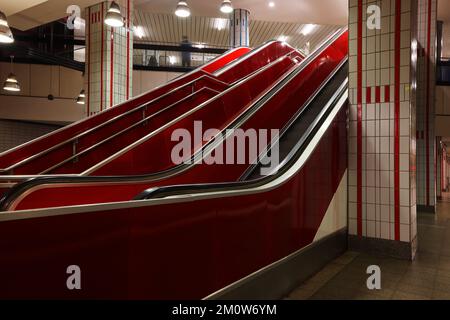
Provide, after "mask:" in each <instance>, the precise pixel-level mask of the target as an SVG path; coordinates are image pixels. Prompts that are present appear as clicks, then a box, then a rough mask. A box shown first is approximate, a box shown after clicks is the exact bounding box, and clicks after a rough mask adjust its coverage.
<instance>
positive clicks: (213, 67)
mask: <svg viewBox="0 0 450 320" xmlns="http://www.w3.org/2000/svg"><path fill="white" fill-rule="evenodd" d="M250 51H251V49H250V48H238V49H236V50H234V51H232V52H230V53H229V54H227V55H224V56H222V57H220V58H218V59H216V60H215V61H212V62H211V63H209V64H208V65H206V66H204V67H202V68H201V70H203V71H205V72H208V73H213V72H216V71H217V70H218V69H220V68H223V67H224V66H226V65H227V64H229V63H230V62H232V61H234V60H236V59H237V58H240V57H242V56H243V55H244V54H247V53H249V52H250Z"/></svg>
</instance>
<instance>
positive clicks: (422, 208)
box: [417, 205, 436, 213]
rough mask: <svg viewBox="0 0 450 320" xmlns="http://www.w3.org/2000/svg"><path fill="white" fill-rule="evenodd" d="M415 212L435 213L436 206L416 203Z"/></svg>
mask: <svg viewBox="0 0 450 320" xmlns="http://www.w3.org/2000/svg"><path fill="white" fill-rule="evenodd" d="M417 212H426V213H436V206H422V205H417Z"/></svg>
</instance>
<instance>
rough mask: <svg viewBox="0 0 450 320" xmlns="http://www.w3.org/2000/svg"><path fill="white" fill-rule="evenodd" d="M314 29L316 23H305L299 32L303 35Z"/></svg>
mask: <svg viewBox="0 0 450 320" xmlns="http://www.w3.org/2000/svg"><path fill="white" fill-rule="evenodd" d="M314 29H316V25H315V24H306V25H305V26H304V27H303V28H302V30H301V31H300V33H301V34H302V35H304V36H307V35H308V34H310V33H311V32H313V31H314Z"/></svg>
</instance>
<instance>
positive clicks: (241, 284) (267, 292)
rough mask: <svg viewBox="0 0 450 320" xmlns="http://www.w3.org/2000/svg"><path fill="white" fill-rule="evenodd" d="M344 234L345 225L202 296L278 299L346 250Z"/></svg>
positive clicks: (346, 235) (215, 298)
mask: <svg viewBox="0 0 450 320" xmlns="http://www.w3.org/2000/svg"><path fill="white" fill-rule="evenodd" d="M347 237H348V232H347V228H344V229H342V230H339V231H337V232H335V233H333V234H331V235H329V236H327V237H325V238H323V239H321V240H319V241H317V242H315V243H313V244H311V245H309V246H307V247H305V248H303V249H301V250H299V251H297V252H295V253H293V254H291V255H290V256H288V257H286V258H284V259H282V260H280V261H277V262H275V263H273V264H271V265H270V266H268V267H265V268H263V269H261V270H259V271H257V272H255V273H253V274H251V275H249V276H248V277H246V278H244V279H241V280H240V281H238V282H236V283H234V284H232V285H230V286H228V287H226V288H224V289H222V290H219V291H217V292H215V293H213V294H212V295H210V296H208V297H206V298H205V299H208V300H275V299H281V298H283V297H285V296H286V295H287V294H289V293H290V292H291V291H292V290H294V289H295V288H296V287H297V286H298V285H299V284H301V283H302V282H304V281H305V280H307V279H308V278H310V277H312V276H313V275H314V274H316V273H317V272H319V271H320V270H321V269H322V268H323V267H325V266H326V265H327V264H328V263H329V262H330V261H332V260H333V259H335V258H336V257H338V256H339V255H341V254H342V253H344V252H345V251H346V250H347Z"/></svg>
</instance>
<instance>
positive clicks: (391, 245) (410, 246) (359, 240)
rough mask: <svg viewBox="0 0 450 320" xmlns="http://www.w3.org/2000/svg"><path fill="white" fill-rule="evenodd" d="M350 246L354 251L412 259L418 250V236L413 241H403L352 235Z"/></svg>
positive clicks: (349, 240)
mask: <svg viewBox="0 0 450 320" xmlns="http://www.w3.org/2000/svg"><path fill="white" fill-rule="evenodd" d="M348 248H349V250H352V251H358V252H364V253H368V254H373V255H378V256H388V257H393V258H397V259H403V260H410V261H412V260H414V257H415V254H416V251H417V237H416V238H415V239H414V240H413V241H412V242H401V241H393V240H385V239H375V238H365V237H358V236H353V235H350V236H349V237H348Z"/></svg>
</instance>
